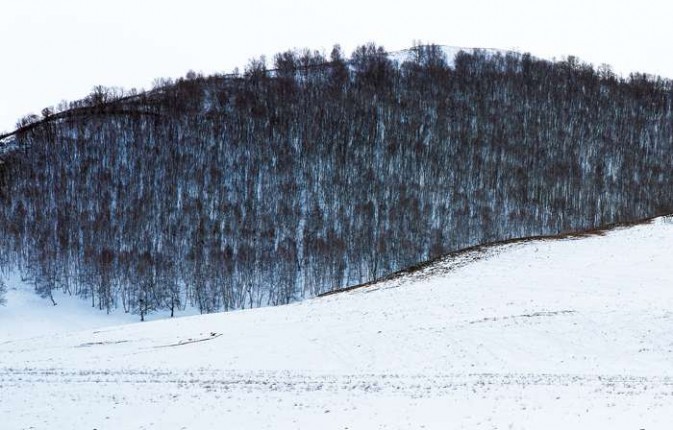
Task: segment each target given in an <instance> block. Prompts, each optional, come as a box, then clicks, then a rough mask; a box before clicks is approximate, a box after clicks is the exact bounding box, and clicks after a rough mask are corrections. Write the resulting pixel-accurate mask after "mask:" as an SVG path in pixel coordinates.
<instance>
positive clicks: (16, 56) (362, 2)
mask: <svg viewBox="0 0 673 430" xmlns="http://www.w3.org/2000/svg"><path fill="white" fill-rule="evenodd" d="M671 12H673V6H670V5H668V4H667V2H666V1H663V0H661V1H652V0H640V1H632V0H629V1H620V0H612V1H608V0H597V1H591V0H563V1H544V0H538V1H532V0H507V1H505V0H503V1H496V0H461V1H453V0H448V1H441V0H435V1H430V0H408V1H396V0H389V1H368V0H335V1H330V2H322V1H319V0H311V1H309V0H296V1H288V0H247V1H246V0H238V1H215V0H186V1H181V2H177V1H172V0H163V1H159V0H115V1H110V0H104V1H95V0H16V1H15V0H0V51H1V57H0V58H1V60H0V131H2V130H10V129H13V126H14V124H15V122H16V120H17V119H18V118H19V117H21V116H23V115H25V114H27V113H30V112H35V113H38V112H39V111H40V110H41V109H42V108H43V107H45V106H50V105H56V104H57V103H58V102H59V101H60V100H63V99H67V100H72V99H76V98H81V97H83V96H85V95H86V94H88V93H89V91H90V90H91V88H92V87H93V86H94V85H97V84H102V85H107V86H122V87H125V88H131V87H136V88H141V87H145V88H149V87H150V86H151V83H152V81H153V80H154V78H157V77H178V76H183V75H184V74H185V73H186V72H187V71H188V70H189V69H193V70H196V71H203V72H205V73H209V72H215V71H220V72H221V71H230V70H232V69H233V68H234V67H237V66H238V67H241V68H242V67H243V66H245V64H246V63H247V60H248V59H249V58H251V57H253V56H255V57H256V56H259V55H262V54H265V55H267V57H268V58H271V57H272V55H273V54H274V53H276V52H279V51H283V50H286V49H289V48H294V47H298V48H302V47H309V48H311V49H324V50H325V51H327V52H329V50H330V48H331V46H332V45H333V44H335V43H339V44H341V45H342V47H343V48H344V50H345V51H346V52H347V53H350V52H351V51H352V50H353V48H354V47H355V46H357V45H358V44H362V43H365V42H368V41H374V42H376V43H378V44H381V45H383V46H384V47H385V48H387V49H388V50H391V51H392V50H398V49H404V48H408V47H410V46H411V45H412V42H413V41H414V40H421V41H423V42H428V43H430V42H431V43H437V44H442V45H453V46H462V47H485V48H503V49H512V48H514V49H517V50H520V51H527V52H531V53H533V54H534V55H538V56H542V57H548V58H551V57H556V58H561V57H563V56H566V55H577V56H579V57H580V58H581V59H583V60H585V61H588V62H591V63H594V64H596V65H598V64H601V63H608V64H611V65H612V66H613V67H614V69H615V70H616V71H618V72H621V73H627V74H628V73H629V72H631V71H635V70H638V71H644V72H648V73H652V74H660V75H663V76H666V77H671V78H673V55H671V53H670V52H671V47H670V44H671V42H672V41H673V19H672V18H671V16H673V14H672V13H671Z"/></svg>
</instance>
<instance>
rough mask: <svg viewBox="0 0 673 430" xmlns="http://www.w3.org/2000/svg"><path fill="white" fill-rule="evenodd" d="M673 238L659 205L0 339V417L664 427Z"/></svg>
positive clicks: (45, 424) (172, 424)
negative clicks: (366, 269) (550, 233)
mask: <svg viewBox="0 0 673 430" xmlns="http://www.w3.org/2000/svg"><path fill="white" fill-rule="evenodd" d="M671 243H673V221H672V220H671V219H669V218H664V219H657V220H655V221H653V222H652V223H650V224H645V225H640V226H635V227H630V228H621V229H617V230H614V231H611V232H608V233H607V234H605V235H595V236H590V237H586V238H581V239H565V240H539V241H532V242H527V243H518V244H510V245H503V246H499V247H493V248H488V249H486V250H484V251H483V252H480V253H471V254H466V255H463V256H461V257H457V258H456V259H453V260H452V261H444V262H442V263H439V264H437V265H434V266H432V267H429V268H426V269H425V270H424V271H421V272H416V273H414V274H411V275H409V276H406V277H402V278H398V279H396V280H393V281H388V282H384V283H380V284H376V285H373V286H370V287H366V288H361V289H356V290H352V291H350V292H347V293H343V294H336V295H332V296H327V297H322V298H318V299H314V300H309V301H306V302H303V303H298V304H293V305H289V306H282V307H276V308H264V309H255V310H251V311H240V312H232V313H228V314H217V315H208V316H198V317H188V318H180V319H174V320H163V321H156V322H149V323H143V324H129V325H122V326H116V327H110V328H104V329H97V330H95V331H91V330H86V331H78V332H73V331H62V332H60V333H57V334H52V335H50V336H44V337H38V338H31V339H24V340H22V339H17V338H16V337H13V338H11V339H10V340H4V339H0V423H1V424H0V428H3V429H12V430H13V429H27V428H33V429H54V428H57V429H93V428H95V429H99V430H103V429H122V428H123V429H150V428H156V429H213V428H231V429H258V428H269V429H285V428H288V429H295V428H299V429H316V428H320V429H373V428H374V429H375V428H385V429H416V428H426V429H447V428H451V429H454V428H470V429H478V428H483V429H523V428H526V429H540V428H545V429H553V428H559V429H567V428H573V429H577V428H582V429H597V428H610V429H648V430H652V429H660V428H661V429H664V428H670V423H671V417H673V253H671V252H670V244H671ZM9 306H10V308H11V302H10V304H9ZM5 311H6V310H5V309H2V308H0V314H1V313H2V312H5Z"/></svg>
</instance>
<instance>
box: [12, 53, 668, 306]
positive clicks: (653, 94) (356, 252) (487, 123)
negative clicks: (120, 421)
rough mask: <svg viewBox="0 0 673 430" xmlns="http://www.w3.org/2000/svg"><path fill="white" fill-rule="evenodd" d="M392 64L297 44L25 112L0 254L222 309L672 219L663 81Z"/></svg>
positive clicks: (38, 279)
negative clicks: (497, 247)
mask: <svg viewBox="0 0 673 430" xmlns="http://www.w3.org/2000/svg"><path fill="white" fill-rule="evenodd" d="M404 57H405V59H404V60H401V61H399V60H397V61H393V60H392V59H391V56H389V55H387V54H386V53H385V52H384V51H383V49H382V48H380V47H376V46H374V45H366V46H362V47H360V48H358V49H357V50H356V51H355V52H354V53H353V54H352V56H351V57H350V58H345V57H344V55H343V54H342V53H341V51H340V49H338V48H335V49H334V50H333V52H332V53H331V55H330V56H329V58H325V57H324V56H322V55H320V54H319V53H316V52H310V51H303V52H294V51H289V52H285V53H282V54H279V55H277V56H276V57H275V58H274V60H273V65H267V64H266V62H265V61H264V59H259V60H253V61H251V62H250V64H249V65H248V67H247V68H246V70H245V72H244V73H243V74H242V75H238V74H234V75H226V76H210V77H203V76H200V75H195V74H190V75H189V76H188V77H186V78H182V79H178V80H176V81H175V82H172V81H163V82H160V84H159V85H158V86H157V88H155V89H154V90H152V91H150V92H147V93H141V94H132V95H131V96H128V95H119V94H113V93H112V92H109V91H107V90H106V89H104V88H97V89H96V91H95V92H94V93H93V94H92V96H90V97H89V98H87V99H85V100H82V101H79V102H75V103H71V104H70V105H68V106H67V108H64V109H62V110H61V111H60V112H54V111H53V110H48V111H47V112H46V113H44V112H43V115H47V116H49V115H55V119H54V120H47V121H43V120H42V119H37V118H29V119H28V120H26V121H24V122H23V123H22V124H19V125H21V126H22V127H24V128H23V131H21V132H20V133H18V134H17V136H16V142H17V143H18V146H19V147H20V148H22V149H20V150H17V151H13V152H10V153H9V154H6V155H4V156H3V158H4V163H3V164H0V198H1V199H2V206H1V209H0V211H1V213H0V217H1V218H2V219H0V229H1V230H2V231H0V241H2V243H1V244H0V245H1V247H0V264H2V266H3V267H5V268H9V267H14V268H18V269H19V270H20V271H21V273H22V275H23V276H24V277H26V278H27V279H30V280H31V281H32V282H33V283H34V284H35V287H36V290H37V291H38V292H39V293H40V294H42V295H43V296H45V297H50V296H51V294H52V291H54V289H63V290H66V291H69V292H71V293H72V294H76V295H79V296H81V297H84V298H87V299H88V300H90V301H91V303H92V305H94V306H98V307H100V308H101V309H110V308H112V307H120V306H121V307H123V308H124V309H125V310H127V311H130V312H135V313H138V314H140V316H141V317H143V316H144V315H145V314H147V313H148V312H152V311H154V310H157V309H171V310H178V309H182V308H183V307H184V306H186V305H188V304H193V305H195V306H198V308H199V309H200V310H201V311H202V312H213V311H217V310H229V309H239V308H247V307H256V306H264V305H276V304H283V303H288V302H291V301H295V300H300V299H302V298H305V297H310V296H314V295H316V294H318V293H321V292H325V291H327V290H331V289H334V288H338V287H344V286H348V285H352V284H355V283H361V282H366V281H370V280H373V279H376V278H378V277H381V276H383V275H385V274H389V273H391V272H393V271H396V270H399V269H402V268H404V267H407V266H410V265H413V264H416V263H418V262H421V261H424V260H427V259H429V258H433V257H436V256H438V255H441V254H443V253H446V252H448V251H451V250H456V249H459V248H462V247H466V246H470V245H474V244H479V243H484V242H490V241H496V240H502V239H508V238H512V237H522V236H528V235H541V234H555V233H559V232H564V231H571V230H578V229H586V228H592V227H597V226H601V225H604V224H608V223H614V222H624V221H630V220H635V219H639V218H644V217H650V216H653V215H657V214H662V213H666V212H671V211H673V175H671V167H672V166H673V112H672V106H671V104H672V101H673V85H672V84H671V81H668V80H662V79H659V78H657V79H655V78H652V77H649V76H645V75H632V76H630V77H629V78H627V79H625V78H620V77H617V76H615V75H614V74H613V73H611V71H610V70H609V68H606V67H602V68H600V69H598V70H595V69H594V68H592V67H591V66H588V65H586V64H582V63H581V62H579V61H577V60H575V59H574V58H569V59H568V60H566V61H562V62H556V63H552V62H549V61H543V60H539V59H535V58H533V57H531V56H530V55H527V54H526V55H518V54H505V55H503V54H494V53H487V52H483V51H474V52H461V53H459V54H458V55H457V56H456V58H455V59H451V61H450V62H449V61H447V59H446V58H445V57H444V55H443V53H442V50H441V49H440V48H438V47H436V46H417V47H415V48H414V49H412V50H410V51H409V52H408V53H407V54H406V55H405V56H404ZM69 112H73V114H72V115H69ZM38 120H39V121H41V122H40V123H39V124H37V126H34V127H30V126H29V125H30V124H35V123H36V122H37V121H38Z"/></svg>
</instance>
